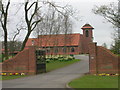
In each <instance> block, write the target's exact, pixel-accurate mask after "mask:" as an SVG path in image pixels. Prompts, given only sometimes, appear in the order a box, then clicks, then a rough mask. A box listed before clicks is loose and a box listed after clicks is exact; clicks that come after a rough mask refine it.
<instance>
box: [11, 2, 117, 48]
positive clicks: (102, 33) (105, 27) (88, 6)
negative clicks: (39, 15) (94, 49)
mask: <svg viewBox="0 0 120 90" xmlns="http://www.w3.org/2000/svg"><path fill="white" fill-rule="evenodd" d="M12 1H14V2H16V3H17V2H20V1H24V0H12ZM51 1H55V2H56V3H58V4H70V5H72V6H73V8H74V9H77V11H79V13H78V14H79V16H78V17H79V18H80V19H81V21H76V20H74V24H73V33H81V34H82V30H81V27H82V26H83V25H84V24H86V23H89V24H90V25H91V26H93V27H94V28H95V29H94V30H93V32H94V41H95V42H97V43H98V45H102V44H103V43H104V42H105V43H106V44H107V45H108V47H110V44H111V43H112V35H111V33H112V32H113V31H114V29H113V27H112V25H111V24H110V23H108V22H106V21H105V20H104V18H103V17H101V16H99V15H95V14H94V13H93V12H92V9H93V8H94V6H95V5H96V6H100V5H107V4H109V3H117V2H118V0H51ZM22 9H23V8H21V11H19V13H17V16H18V17H19V18H18V17H14V15H12V14H13V13H12V14H11V15H10V16H12V18H11V19H12V21H13V22H10V28H11V29H10V30H11V31H12V30H13V29H14V28H15V27H14V22H15V21H17V20H19V19H20V17H23V16H24V14H22V13H23V12H22ZM16 10H17V6H16V8H15V6H12V7H11V10H10V11H9V12H14V11H16ZM25 34H26V33H22V34H21V38H23V36H24V35H25ZM10 35H11V34H10ZM31 37H32V35H31Z"/></svg>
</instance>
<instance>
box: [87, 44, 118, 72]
mask: <svg viewBox="0 0 120 90" xmlns="http://www.w3.org/2000/svg"><path fill="white" fill-rule="evenodd" d="M89 54H90V73H92V74H93V73H118V64H119V63H118V56H116V55H115V54H113V53H112V52H111V51H110V50H108V49H106V48H104V47H102V46H97V45H96V43H90V45H89Z"/></svg>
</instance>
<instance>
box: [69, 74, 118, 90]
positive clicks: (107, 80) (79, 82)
mask: <svg viewBox="0 0 120 90" xmlns="http://www.w3.org/2000/svg"><path fill="white" fill-rule="evenodd" d="M68 85H69V86H70V87H72V88H118V76H93V75H85V76H83V77H80V78H78V79H75V80H73V81H71V82H70V83H69V84H68Z"/></svg>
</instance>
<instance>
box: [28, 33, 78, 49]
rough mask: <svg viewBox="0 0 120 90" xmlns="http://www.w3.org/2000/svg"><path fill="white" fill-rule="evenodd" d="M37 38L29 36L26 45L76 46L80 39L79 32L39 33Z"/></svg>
mask: <svg viewBox="0 0 120 90" xmlns="http://www.w3.org/2000/svg"><path fill="white" fill-rule="evenodd" d="M38 37H39V38H29V39H28V41H27V43H26V46H32V42H33V41H34V45H35V46H36V45H37V46H38V45H39V46H42V47H52V46H78V45H79V41H80V34H66V35H65V34H58V35H39V36H38Z"/></svg>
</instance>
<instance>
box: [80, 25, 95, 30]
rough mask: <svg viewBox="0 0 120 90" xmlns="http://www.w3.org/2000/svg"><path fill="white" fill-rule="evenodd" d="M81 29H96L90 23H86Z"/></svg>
mask: <svg viewBox="0 0 120 90" xmlns="http://www.w3.org/2000/svg"><path fill="white" fill-rule="evenodd" d="M81 29H94V28H93V27H92V26H91V25H90V24H85V25H84V26H83V27H82V28H81Z"/></svg>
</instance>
